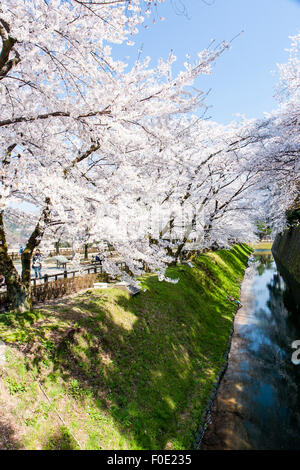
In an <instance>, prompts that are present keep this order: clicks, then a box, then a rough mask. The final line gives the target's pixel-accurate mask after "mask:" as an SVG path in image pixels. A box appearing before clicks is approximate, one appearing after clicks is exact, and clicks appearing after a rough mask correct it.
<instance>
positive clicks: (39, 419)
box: [0, 246, 250, 449]
mask: <svg viewBox="0 0 300 470" xmlns="http://www.w3.org/2000/svg"><path fill="white" fill-rule="evenodd" d="M249 252H250V250H249V249H248V248H247V247H246V246H243V247H241V246H240V247H235V248H234V249H232V250H231V251H230V252H228V251H225V250H221V251H218V252H214V253H209V254H206V255H201V256H200V257H199V258H197V259H196V260H194V261H193V263H194V268H191V267H189V266H187V265H184V266H179V267H176V268H170V269H169V270H168V276H170V277H172V278H179V282H178V283H177V284H169V283H165V282H159V281H158V280H157V278H156V277H155V276H147V277H145V278H144V279H143V281H142V283H143V287H144V289H145V291H144V292H142V293H141V294H140V295H139V296H136V297H132V298H130V297H129V296H128V294H127V293H125V292H124V291H121V290H118V289H112V290H97V291H88V292H86V293H84V294H82V295H78V296H76V297H72V298H70V299H64V300H63V301H62V302H59V303H57V304H52V305H49V306H45V307H43V308H40V309H39V310H35V311H33V312H29V313H27V314H23V315H20V314H13V313H11V314H9V313H8V314H5V315H1V316H0V338H2V339H3V340H4V341H5V342H6V343H7V344H8V345H9V348H7V353H6V356H7V363H6V364H5V366H3V367H4V369H3V370H4V372H3V373H2V377H1V382H0V384H1V391H0V400H3V401H4V402H6V401H9V399H8V397H10V404H9V406H8V407H7V415H8V417H10V418H11V419H10V422H13V423H14V425H15V428H16V429H17V428H18V435H19V433H21V435H22V440H21V444H20V445H22V446H23V447H24V448H26V449H76V448H83V449H164V448H167V449H185V448H190V447H191V446H192V445H193V441H194V439H195V433H196V431H197V428H198V426H199V425H200V420H201V416H202V414H203V411H204V409H205V407H206V404H207V401H208V398H209V396H210V393H211V390H212V388H213V385H214V382H215V380H216V377H217V375H218V373H219V370H220V368H221V367H222V366H223V365H224V353H225V350H226V347H227V343H228V338H229V335H230V332H231V328H232V322H233V317H234V312H235V304H234V303H233V302H231V301H229V300H228V298H227V296H228V295H231V296H233V297H236V298H238V297H239V285H240V281H241V279H242V276H243V274H244V270H245V265H246V263H247V258H248V255H249Z"/></svg>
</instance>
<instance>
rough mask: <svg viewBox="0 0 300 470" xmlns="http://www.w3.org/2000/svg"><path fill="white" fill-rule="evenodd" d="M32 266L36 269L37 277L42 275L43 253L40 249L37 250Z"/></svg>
mask: <svg viewBox="0 0 300 470" xmlns="http://www.w3.org/2000/svg"><path fill="white" fill-rule="evenodd" d="M32 267H33V269H34V274H35V278H36V279H37V278H40V279H41V277H42V255H41V252H40V250H36V252H35V255H34V256H33V258H32Z"/></svg>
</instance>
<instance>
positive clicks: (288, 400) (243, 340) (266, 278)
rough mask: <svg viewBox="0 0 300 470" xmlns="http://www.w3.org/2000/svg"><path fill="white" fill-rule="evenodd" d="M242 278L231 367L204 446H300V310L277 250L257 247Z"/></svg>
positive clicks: (221, 385)
mask: <svg viewBox="0 0 300 470" xmlns="http://www.w3.org/2000/svg"><path fill="white" fill-rule="evenodd" d="M255 259H256V260H254V261H253V262H252V263H251V264H250V263H249V264H250V266H249V268H248V269H247V271H246V276H245V279H244V281H243V284H242V291H241V302H242V304H243V306H242V308H240V309H239V311H238V312H237V315H236V319H235V324H234V335H233V338H232V344H231V350H230V355H229V363H228V368H227V371H226V373H225V375H224V377H223V379H222V381H221V384H220V387H219V390H218V394H217V398H216V400H215V403H214V406H213V408H212V412H211V415H210V417H209V420H208V422H209V424H208V427H207V430H206V432H205V434H204V437H203V440H202V444H201V449H203V450H210V449H298V450H300V365H294V364H293V363H292V361H291V358H292V354H293V352H294V349H292V346H291V345H292V342H293V341H295V340H300V312H297V311H296V308H295V306H294V305H293V302H292V299H291V296H290V295H289V292H288V289H287V287H286V286H285V284H284V281H283V279H282V278H281V276H280V275H279V274H278V271H277V268H276V264H275V262H274V259H273V257H272V255H271V252H269V253H265V254H259V253H255Z"/></svg>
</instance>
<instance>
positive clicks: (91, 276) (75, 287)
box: [0, 261, 125, 312]
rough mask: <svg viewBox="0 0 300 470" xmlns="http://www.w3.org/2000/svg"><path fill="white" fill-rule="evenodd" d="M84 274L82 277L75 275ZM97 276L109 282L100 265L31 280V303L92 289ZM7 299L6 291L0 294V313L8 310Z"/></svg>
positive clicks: (122, 267) (121, 262)
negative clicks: (101, 276) (103, 277)
mask: <svg viewBox="0 0 300 470" xmlns="http://www.w3.org/2000/svg"><path fill="white" fill-rule="evenodd" d="M116 264H117V265H119V266H120V268H121V270H122V269H124V268H125V263H124V262H123V261H118V262H117V263H116ZM80 272H84V273H85V274H84V275H82V276H80V275H79V276H76V274H78V273H80ZM99 275H103V276H105V277H106V280H109V278H110V277H109V275H108V274H107V273H105V272H103V269H102V266H101V264H95V265H93V266H88V267H86V268H84V269H82V270H80V271H79V269H78V270H74V271H66V270H65V271H62V272H60V273H56V274H45V275H44V276H43V277H42V278H40V279H36V278H35V277H32V278H31V285H32V301H33V303H34V304H35V303H38V302H45V301H46V300H51V299H56V298H60V297H63V296H65V295H69V294H72V293H75V292H78V291H79V290H82V289H88V288H90V287H91V288H92V287H93V285H94V282H96V281H97V280H98V279H99ZM8 300H9V299H8V298H7V293H6V291H1V292H0V312H1V311H5V310H8V309H9V301H8Z"/></svg>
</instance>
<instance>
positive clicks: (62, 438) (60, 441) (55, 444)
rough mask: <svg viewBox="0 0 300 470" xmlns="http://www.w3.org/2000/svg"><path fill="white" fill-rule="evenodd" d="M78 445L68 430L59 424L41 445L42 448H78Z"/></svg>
mask: <svg viewBox="0 0 300 470" xmlns="http://www.w3.org/2000/svg"><path fill="white" fill-rule="evenodd" d="M78 449H79V447H78V445H77V443H76V441H75V440H74V438H73V437H72V435H71V434H70V431H69V430H68V429H67V428H66V427H65V426H61V427H60V428H59V429H58V430H57V431H56V432H55V433H53V434H52V435H51V436H50V437H49V438H48V440H47V442H46V444H45V445H44V446H43V450H78Z"/></svg>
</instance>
